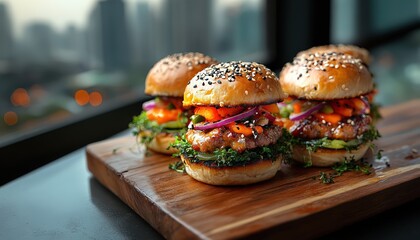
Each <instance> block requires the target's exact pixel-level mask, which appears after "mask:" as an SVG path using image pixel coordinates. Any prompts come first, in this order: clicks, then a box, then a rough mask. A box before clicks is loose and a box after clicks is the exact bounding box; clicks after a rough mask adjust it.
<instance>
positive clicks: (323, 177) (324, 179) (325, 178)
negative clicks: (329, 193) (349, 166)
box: [318, 172, 335, 184]
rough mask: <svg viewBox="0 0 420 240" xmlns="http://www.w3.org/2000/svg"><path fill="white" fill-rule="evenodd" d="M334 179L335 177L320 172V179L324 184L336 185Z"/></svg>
mask: <svg viewBox="0 0 420 240" xmlns="http://www.w3.org/2000/svg"><path fill="white" fill-rule="evenodd" d="M334 177H335V176H333V175H332V174H329V173H325V172H320V174H319V178H318V179H319V180H321V182H322V183H324V184H330V183H334Z"/></svg>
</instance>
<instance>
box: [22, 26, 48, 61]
mask: <svg viewBox="0 0 420 240" xmlns="http://www.w3.org/2000/svg"><path fill="white" fill-rule="evenodd" d="M23 35H24V38H23V46H22V47H23V48H24V49H23V53H24V56H21V60H22V61H23V62H30V63H37V65H45V64H49V63H51V62H52V61H53V59H54V55H53V51H54V32H53V29H52V28H51V26H50V25H49V24H48V23H44V22H33V23H31V24H29V25H28V26H26V28H25V30H24V33H23Z"/></svg>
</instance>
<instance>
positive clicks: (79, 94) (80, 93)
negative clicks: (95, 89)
mask: <svg viewBox="0 0 420 240" xmlns="http://www.w3.org/2000/svg"><path fill="white" fill-rule="evenodd" d="M74 100H76V103H77V104H79V105H80V106H84V105H86V104H88V103H89V93H88V92H87V91H86V90H82V89H81V90H77V91H76V93H75V94H74Z"/></svg>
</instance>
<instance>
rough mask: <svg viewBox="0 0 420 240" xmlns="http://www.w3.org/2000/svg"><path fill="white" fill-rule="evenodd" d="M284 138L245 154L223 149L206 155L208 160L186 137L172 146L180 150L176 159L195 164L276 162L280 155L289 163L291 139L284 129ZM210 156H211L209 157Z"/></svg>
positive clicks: (246, 151) (233, 164) (247, 151)
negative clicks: (269, 160)
mask: <svg viewBox="0 0 420 240" xmlns="http://www.w3.org/2000/svg"><path fill="white" fill-rule="evenodd" d="M282 131H283V134H282V138H280V139H279V140H278V141H277V143H275V144H272V145H269V146H265V147H259V148H254V149H250V150H245V151H244V152H241V153H239V152H237V151H235V150H234V149H232V148H222V149H216V150H215V151H214V152H213V153H210V154H209V153H206V154H205V155H206V158H202V157H201V155H202V154H203V153H200V152H198V151H195V150H194V149H193V148H192V147H191V144H190V143H188V141H187V140H186V138H185V135H182V136H180V137H177V138H176V140H175V142H173V143H172V144H171V145H170V146H171V147H173V148H176V149H178V150H179V152H178V153H175V154H174V156H175V157H179V156H180V155H183V156H185V157H187V158H189V159H191V161H193V162H200V161H205V162H211V163H214V164H216V165H217V166H235V165H241V164H244V163H247V162H249V161H255V160H259V159H273V160H275V159H276V158H277V157H278V156H279V155H282V156H283V161H284V162H286V163H288V162H289V160H290V159H291V155H292V154H291V141H290V140H291V139H292V136H291V135H290V133H289V132H287V130H285V129H283V130H282ZM209 155H210V156H209ZM210 157H211V159H214V160H205V159H210Z"/></svg>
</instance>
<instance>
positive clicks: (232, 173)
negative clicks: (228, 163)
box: [181, 155, 281, 185]
mask: <svg viewBox="0 0 420 240" xmlns="http://www.w3.org/2000/svg"><path fill="white" fill-rule="evenodd" d="M181 159H182V162H183V163H184V166H185V170H186V172H187V174H188V175H190V176H191V177H192V178H194V179H195V180H197V181H200V182H204V183H207V184H211V185H246V184H252V183H257V182H261V181H264V180H268V179H270V178H272V177H274V176H275V175H276V173H277V171H278V170H280V168H281V157H278V159H276V160H274V161H272V160H257V161H253V162H250V163H248V164H245V165H241V166H232V167H217V166H210V165H208V164H205V163H204V162H198V163H194V162H192V161H191V160H190V159H189V158H187V157H185V156H183V155H181Z"/></svg>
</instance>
